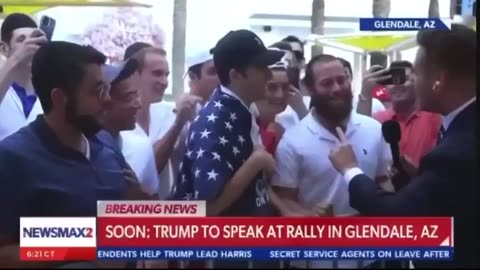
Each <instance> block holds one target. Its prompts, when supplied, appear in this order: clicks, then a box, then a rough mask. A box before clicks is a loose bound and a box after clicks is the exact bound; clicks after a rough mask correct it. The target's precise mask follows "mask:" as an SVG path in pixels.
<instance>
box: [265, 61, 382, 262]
mask: <svg viewBox="0 0 480 270" xmlns="http://www.w3.org/2000/svg"><path fill="white" fill-rule="evenodd" d="M305 85H306V86H307V87H308V89H309V91H310V95H311V97H312V104H313V108H312V110H311V112H310V114H308V115H307V116H306V117H305V118H303V119H302V121H301V122H300V123H299V124H298V125H296V126H295V127H292V128H290V129H288V130H287V131H286V132H285V134H284V135H283V137H282V139H281V140H280V143H279V145H278V148H277V152H276V160H277V167H276V173H275V175H274V177H273V179H272V185H273V186H274V190H275V191H276V192H277V194H278V195H279V196H280V197H281V198H282V199H284V201H285V202H286V203H289V204H290V205H292V206H293V205H296V206H297V208H298V209H299V211H302V212H303V215H311V216H314V215H315V212H314V209H315V208H316V207H318V205H319V204H321V205H331V206H332V207H333V213H334V215H335V216H349V215H356V214H358V212H357V211H355V210H354V209H353V208H351V207H350V205H349V200H348V187H347V184H346V183H345V181H343V178H342V175H341V174H340V173H338V172H337V171H336V170H335V168H334V167H333V166H332V164H331V163H330V161H329V160H328V155H329V153H330V149H331V147H332V146H333V145H335V144H336V143H338V142H339V138H337V137H336V134H337V133H336V131H335V128H336V127H337V126H341V127H342V128H343V129H344V130H345V133H346V136H347V137H348V138H349V140H350V141H351V142H353V143H352V145H353V147H354V148H355V153H357V157H358V159H359V164H360V166H361V167H362V168H363V169H362V170H363V171H364V172H365V171H366V172H368V173H367V174H368V175H370V177H371V178H372V179H376V180H377V181H385V179H386V178H387V177H386V176H387V174H388V173H387V172H388V167H389V165H390V163H391V155H390V149H389V148H388V146H387V144H386V143H385V142H384V140H383V138H382V132H381V126H380V123H378V122H377V121H375V120H374V119H372V118H370V117H366V116H363V115H359V114H357V113H355V112H352V99H353V96H352V91H351V86H350V85H351V84H350V81H349V80H348V78H347V76H346V74H345V69H344V67H343V65H342V63H341V62H340V61H339V60H338V59H337V58H336V57H334V56H331V55H318V56H315V57H313V58H312V60H311V61H310V62H309V63H308V64H307V67H306V74H305ZM306 142H309V143H308V144H307V143H306ZM369 263H371V262H357V261H338V264H339V268H354V267H358V266H361V265H367V264H369ZM294 264H295V265H294V266H295V267H300V268H304V267H305V263H302V262H298V263H297V262H294ZM302 264H303V265H302ZM310 266H311V267H312V268H332V267H333V266H334V265H333V264H332V262H329V261H316V262H312V264H311V265H310Z"/></svg>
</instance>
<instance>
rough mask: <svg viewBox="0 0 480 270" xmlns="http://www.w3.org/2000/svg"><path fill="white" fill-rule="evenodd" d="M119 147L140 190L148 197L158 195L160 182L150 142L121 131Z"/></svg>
mask: <svg viewBox="0 0 480 270" xmlns="http://www.w3.org/2000/svg"><path fill="white" fill-rule="evenodd" d="M119 146H120V149H121V150H122V153H123V156H124V157H125V160H126V161H127V163H128V164H129V165H130V167H132V170H133V171H134V172H135V174H136V175H137V177H138V180H139V181H140V186H141V188H142V190H143V191H144V192H145V193H147V194H149V195H153V194H156V193H158V192H159V186H160V182H159V180H158V172H157V166H156V163H155V156H154V154H153V148H152V144H151V143H150V140H148V139H147V138H146V137H145V136H139V135H138V134H136V133H134V132H132V131H122V132H120V142H119Z"/></svg>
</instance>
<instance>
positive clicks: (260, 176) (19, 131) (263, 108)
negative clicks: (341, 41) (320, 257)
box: [0, 13, 479, 268]
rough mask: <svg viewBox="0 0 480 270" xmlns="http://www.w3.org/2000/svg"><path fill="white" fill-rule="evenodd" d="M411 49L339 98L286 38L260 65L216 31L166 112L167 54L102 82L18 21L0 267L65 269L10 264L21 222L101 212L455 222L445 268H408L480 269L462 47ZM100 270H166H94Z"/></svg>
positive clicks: (346, 66) (462, 36)
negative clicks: (388, 134) (390, 140)
mask: <svg viewBox="0 0 480 270" xmlns="http://www.w3.org/2000/svg"><path fill="white" fill-rule="evenodd" d="M417 42H418V46H419V49H418V53H417V56H416V60H415V63H414V64H412V63H410V62H408V61H394V62H392V63H391V65H390V66H389V67H382V66H380V67H379V66H372V67H371V68H370V69H369V70H368V71H367V72H366V74H364V77H363V78H362V87H361V89H352V74H353V72H352V67H351V65H350V63H349V62H348V61H346V60H344V59H341V58H338V57H336V56H334V55H326V54H322V55H315V56H313V57H312V59H309V60H308V61H307V59H305V57H304V46H303V43H302V42H301V40H299V39H298V38H296V37H294V36H289V37H287V38H285V39H284V40H282V41H279V42H277V43H275V44H273V45H271V46H270V47H266V46H265V45H264V43H263V42H262V40H261V39H260V38H259V37H258V36H257V35H256V34H255V33H253V32H251V31H249V30H236V31H230V32H229V33H227V34H226V35H225V36H224V37H222V38H221V39H220V40H219V41H218V42H217V44H212V48H209V49H206V50H205V51H204V52H203V53H202V54H200V55H198V57H196V58H195V59H194V61H192V62H191V63H189V64H188V65H189V67H188V71H187V74H186V77H187V78H188V80H189V89H188V90H187V91H185V94H183V95H182V96H181V97H179V98H178V99H177V100H176V102H175V103H169V102H165V101H164V100H163V96H164V92H165V89H166V88H167V86H168V83H169V79H168V78H169V72H170V68H169V63H168V61H167V57H166V56H167V52H166V51H165V50H164V49H162V48H159V47H156V46H153V45H151V44H147V43H142V42H135V43H133V44H131V45H130V46H129V47H128V48H127V50H126V51H125V54H124V61H123V62H122V64H119V65H110V64H106V56H105V53H107V52H100V51H98V50H97V49H95V48H93V47H90V46H81V45H78V44H74V43H69V42H63V41H50V42H49V41H47V40H46V38H45V36H44V34H43V33H42V32H41V31H40V30H39V29H38V27H37V24H36V23H35V22H34V21H33V20H32V19H31V18H30V17H28V16H27V15H24V14H19V13H16V14H11V15H9V16H7V17H6V18H5V20H4V22H3V24H2V26H1V47H0V49H1V52H2V54H4V55H5V56H6V58H7V60H6V62H5V63H4V64H3V65H2V66H1V67H0V181H1V183H2V188H1V189H0V205H1V206H0V207H1V208H0V209H1V210H0V213H1V215H2V218H1V220H0V266H2V267H7V266H10V267H12V266H17V267H20V266H22V267H28V266H36V267H41V266H44V267H57V266H60V267H63V266H62V265H61V264H58V263H57V264H55V263H53V264H52V263H49V264H47V263H34V264H30V265H28V264H25V263H21V262H19V260H18V244H19V243H18V241H19V240H18V235H19V232H18V230H19V217H22V216H36V217H41V216H55V217H78V216H95V215H96V211H97V201H98V200H134V199H136V200H159V199H160V200H170V199H173V200H202V201H206V203H207V214H208V215H209V216H244V217H265V216H296V217H306V216H358V215H361V216H420V217H421V216H447V217H454V220H455V243H454V244H455V259H454V261H452V262H446V263H445V262H442V263H440V262H415V267H416V268H418V267H420V268H421V267H422V266H426V267H431V266H438V267H478V266H479V259H478V256H477V252H476V251H475V246H476V243H475V239H477V238H478V227H479V223H478V216H479V211H478V205H479V202H478V199H477V188H478V185H477V182H478V180H477V167H476V159H477V157H476V150H475V147H474V145H475V144H476V142H477V141H478V140H477V139H475V121H476V109H477V106H476V74H475V72H476V57H475V56H476V34H475V32H474V31H473V30H471V29H469V28H467V27H464V26H461V25H452V29H451V30H449V31H421V32H419V33H418V35H417ZM392 68H397V69H398V68H401V69H403V70H404V71H405V80H404V82H403V81H402V82H401V83H395V84H387V85H385V84H384V83H383V82H385V81H386V80H389V79H391V76H392V74H391V73H389V70H391V69H392ZM302 74H304V75H303V76H301V75H302ZM378 89H386V90H385V91H387V92H388V94H389V103H388V104H386V105H387V106H385V104H382V102H381V101H379V100H378V99H376V98H375V93H376V92H377V91H378ZM355 93H359V94H358V95H357V94H355ZM392 120H393V121H395V122H397V123H398V124H399V126H400V129H401V139H400V143H399V148H400V157H399V162H398V163H394V162H393V161H394V160H396V157H395V156H392V152H391V149H390V146H389V145H388V144H387V143H386V141H385V139H384V137H383V135H382V123H384V122H390V121H392ZM400 172H402V174H401V175H402V177H401V179H399V177H398V175H400ZM395 181H396V182H398V181H400V182H402V185H396V184H395V183H394V182H395ZM189 263H190V264H189V265H188V266H189V267H199V266H203V262H189ZM214 264H215V265H214V266H215V267H227V268H231V267H247V266H252V265H250V264H249V263H248V262H243V261H239V262H222V261H216V262H215V263H214ZM388 265H389V264H387V267H388ZM111 266H120V267H123V268H125V267H129V268H135V267H137V268H148V267H172V268H173V267H178V265H176V263H175V262H169V264H166V263H165V262H113V263H110V262H98V263H97V262H95V263H92V267H111ZM288 266H289V267H291V268H306V267H312V268H332V267H339V268H376V267H378V266H379V265H378V262H373V261H337V262H330V261H318V262H309V263H308V264H307V263H306V262H302V261H292V262H289V263H288ZM390 266H392V267H395V266H397V265H396V264H395V262H391V264H390ZM253 267H277V268H278V267H280V262H253Z"/></svg>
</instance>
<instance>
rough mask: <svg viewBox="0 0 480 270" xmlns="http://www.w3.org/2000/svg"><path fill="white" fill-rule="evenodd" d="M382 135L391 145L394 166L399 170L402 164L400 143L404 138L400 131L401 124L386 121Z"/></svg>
mask: <svg viewBox="0 0 480 270" xmlns="http://www.w3.org/2000/svg"><path fill="white" fill-rule="evenodd" d="M382 134H383V138H384V139H385V141H386V142H387V143H388V144H389V145H390V150H391V151H392V158H393V165H394V166H395V167H397V169H399V167H401V163H400V148H399V147H398V143H399V142H400V139H401V138H402V131H401V130H400V124H398V122H397V121H395V120H388V121H385V122H384V123H383V125H382Z"/></svg>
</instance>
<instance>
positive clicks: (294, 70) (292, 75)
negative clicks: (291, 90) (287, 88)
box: [287, 67, 300, 89]
mask: <svg viewBox="0 0 480 270" xmlns="http://www.w3.org/2000/svg"><path fill="white" fill-rule="evenodd" d="M287 76H288V81H289V82H290V84H291V85H293V86H294V87H295V88H297V89H300V68H298V67H288V68H287Z"/></svg>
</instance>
